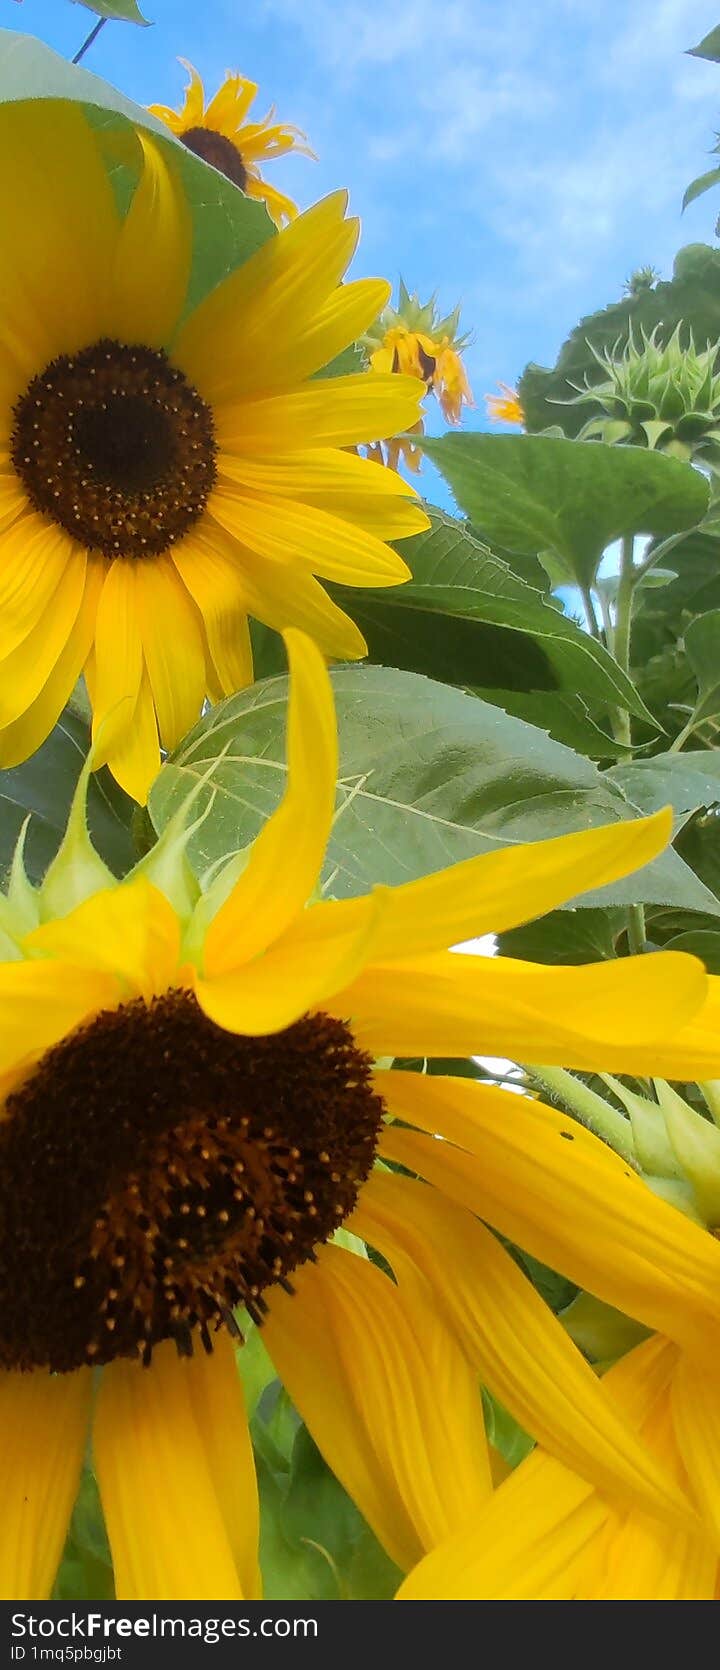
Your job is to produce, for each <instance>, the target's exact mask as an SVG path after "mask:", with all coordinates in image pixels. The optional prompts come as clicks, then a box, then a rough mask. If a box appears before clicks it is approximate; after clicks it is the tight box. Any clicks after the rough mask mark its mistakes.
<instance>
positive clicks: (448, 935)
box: [377, 808, 672, 1018]
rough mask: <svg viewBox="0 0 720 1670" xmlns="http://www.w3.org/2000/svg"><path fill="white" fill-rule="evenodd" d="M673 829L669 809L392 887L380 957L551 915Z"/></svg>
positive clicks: (434, 947)
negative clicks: (649, 816) (550, 911)
mask: <svg viewBox="0 0 720 1670" xmlns="http://www.w3.org/2000/svg"><path fill="white" fill-rule="evenodd" d="M671 835H672V813H671V812H670V810H669V809H668V808H666V809H665V810H664V811H662V812H657V813H656V814H655V816H654V817H651V818H637V819H635V820H634V821H633V822H631V823H613V824H605V825H603V827H602V828H600V829H588V830H582V831H581V832H580V833H578V834H576V835H560V836H558V837H557V838H556V839H554V840H550V841H533V842H532V843H528V844H527V845H525V844H520V845H518V846H514V847H508V848H503V849H502V850H501V851H498V852H488V853H484V854H481V855H480V856H479V857H478V858H468V859H466V860H465V861H464V862H463V863H460V864H454V865H452V866H451V868H449V869H447V870H440V871H438V872H437V873H436V874H435V875H430V876H424V877H423V878H422V879H421V880H420V881H410V882H406V883H405V884H404V885H403V886H401V887H392V888H389V889H388V891H387V913H386V914H385V916H384V918H383V933H382V937H381V939H380V942H379V947H378V952H377V956H378V961H383V960H385V959H386V958H391V957H392V956H393V955H394V954H395V955H398V956H400V957H402V958H405V957H408V956H414V955H416V954H418V953H419V954H422V953H423V952H425V951H440V950H443V951H444V950H447V948H448V946H450V945H456V944H458V943H459V942H460V941H461V940H464V939H470V938H471V937H472V936H474V935H480V934H487V933H504V932H505V931H506V930H507V929H508V928H514V927H517V926H518V925H519V924H520V923H521V922H528V921H530V920H531V919H532V918H533V917H536V916H544V915H545V913H546V912H547V911H549V910H554V909H556V907H557V906H558V905H561V904H563V903H565V902H566V901H568V900H570V899H573V898H574V897H575V896H576V895H577V894H579V893H583V892H586V891H587V890H588V888H590V887H593V888H595V887H603V886H604V885H605V883H606V882H610V881H617V880H618V879H619V878H620V877H621V876H626V875H629V874H630V873H631V872H632V871H633V870H637V869H640V868H641V866H642V865H643V864H647V863H648V862H649V860H650V859H651V858H655V857H656V856H657V854H658V853H659V852H661V851H662V849H663V847H665V846H666V845H667V843H668V841H669V839H670V836H671ZM561 1018H562V1017H561Z"/></svg>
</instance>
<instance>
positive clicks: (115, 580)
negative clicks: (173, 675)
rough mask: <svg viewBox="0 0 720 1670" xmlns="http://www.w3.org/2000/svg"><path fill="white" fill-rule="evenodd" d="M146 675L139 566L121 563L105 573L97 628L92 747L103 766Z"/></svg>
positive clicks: (126, 722)
mask: <svg viewBox="0 0 720 1670" xmlns="http://www.w3.org/2000/svg"><path fill="white" fill-rule="evenodd" d="M142 675H143V653H142V639H141V637H140V626H139V622H138V610H137V601H136V574H135V565H134V563H131V562H124V561H122V560H121V559H118V560H117V561H116V562H113V563H112V564H111V566H110V568H109V569H108V571H107V575H106V578H105V583H104V585H103V589H102V593H101V596H100V601H99V603H98V611H97V620H96V625H95V679H94V689H93V741H94V742H95V743H96V744H98V743H99V744H100V747H99V750H98V764H101V763H102V762H103V761H104V760H105V759H106V758H107V756H108V754H109V753H110V750H111V747H114V746H115V742H116V739H117V738H118V737H121V736H123V734H124V733H125V732H126V731H127V730H128V729H129V727H130V725H131V724H132V718H133V713H134V711H135V706H136V703H137V699H138V693H139V690H140V682H141V679H142Z"/></svg>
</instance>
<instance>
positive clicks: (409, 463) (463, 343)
mask: <svg viewBox="0 0 720 1670" xmlns="http://www.w3.org/2000/svg"><path fill="white" fill-rule="evenodd" d="M459 326H460V308H459V307H456V308H455V309H454V311H453V312H452V313H449V314H448V315H447V317H446V318H444V319H439V318H438V317H437V302H436V297H435V296H431V298H430V300H429V301H428V302H425V303H422V302H421V301H420V299H419V297H418V296H417V295H416V294H415V295H412V296H411V295H410V292H409V290H408V289H407V287H406V285H405V284H404V283H403V280H402V279H401V280H400V287H399V294H398V305H397V307H396V308H395V307H391V306H388V307H386V308H385V309H384V311H383V312H382V314H381V315H380V318H379V319H378V320H376V322H375V324H374V325H373V327H372V329H371V330H369V331H367V332H366V334H365V336H364V337H363V339H362V341H363V346H364V348H365V350H366V352H367V354H368V358H369V362H370V370H371V372H373V373H375V374H377V373H379V374H380V375H382V376H386V375H387V373H388V372H395V373H400V374H401V375H402V376H406V377H417V379H418V381H419V382H421V383H423V384H424V387H425V391H426V393H428V394H430V393H432V394H434V395H435V397H436V399H437V400H438V402H439V405H440V409H441V411H442V414H443V417H444V419H445V422H446V423H452V424H453V425H457V424H459V423H461V421H462V415H463V410H464V408H465V407H466V406H472V405H473V397H472V390H471V388H470V384H469V382H468V376H467V372H466V370H465V366H464V364H463V360H462V355H463V353H464V351H465V349H466V348H467V346H468V344H469V342H470V340H471V338H470V333H469V332H466V333H465V335H463V336H461V335H460V334H459ZM424 429H425V426H424V422H423V419H422V417H420V418H419V419H418V421H417V423H415V424H413V425H412V427H409V428H408V430H407V431H406V433H405V434H404V435H402V436H393V437H391V439H390V440H389V441H387V442H386V443H385V446H384V447H383V445H382V444H381V443H380V441H375V442H374V443H373V444H371V445H370V446H369V447H368V449H367V453H368V457H371V458H374V459H376V460H377V461H378V462H379V463H386V464H387V465H388V466H389V467H390V468H391V469H393V470H397V468H398V465H399V464H400V463H403V464H405V465H406V467H407V468H408V469H409V470H412V471H413V473H414V474H417V472H418V470H419V469H420V464H421V457H422V455H421V453H420V450H419V448H418V447H416V446H415V445H414V444H413V441H412V436H413V435H422V434H424Z"/></svg>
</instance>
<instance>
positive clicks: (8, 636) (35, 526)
mask: <svg viewBox="0 0 720 1670" xmlns="http://www.w3.org/2000/svg"><path fill="white" fill-rule="evenodd" d="M78 559H80V560H82V558H81V552H80V550H79V548H78V546H76V545H75V544H74V543H73V541H72V540H71V539H70V538H69V536H68V534H66V533H65V530H64V528H58V527H56V526H55V525H54V523H52V522H45V521H43V520H42V519H41V517H39V516H36V515H35V514H32V515H29V516H24V517H23V518H22V520H21V521H20V522H19V523H16V524H15V525H14V526H13V527H10V528H8V529H6V530H5V531H4V532H3V533H2V534H1V535H0V657H2V658H3V659H4V658H5V657H6V656H8V655H11V654H12V653H13V651H14V650H16V649H17V648H18V647H19V646H20V645H22V643H23V642H24V640H25V639H26V638H27V636H28V633H30V632H32V631H33V630H34V629H35V627H36V626H37V625H38V624H39V623H40V622H41V621H42V620H43V617H44V615H45V612H46V610H47V609H48V608H49V607H50V604H51V601H52V598H53V597H54V596H55V595H56V593H57V589H58V586H59V585H60V584H61V583H62V581H63V579H64V577H65V574H66V572H67V569H68V565H69V564H72V563H74V562H75V561H76V560H78Z"/></svg>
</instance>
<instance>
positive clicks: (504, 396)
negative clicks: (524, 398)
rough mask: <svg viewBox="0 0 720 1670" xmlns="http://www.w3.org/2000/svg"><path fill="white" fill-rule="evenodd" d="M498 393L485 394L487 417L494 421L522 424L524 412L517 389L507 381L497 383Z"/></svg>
mask: <svg viewBox="0 0 720 1670" xmlns="http://www.w3.org/2000/svg"><path fill="white" fill-rule="evenodd" d="M498 388H499V389H500V393H499V394H486V395H485V405H486V407H487V414H488V417H489V418H492V419H493V422H494V423H519V424H524V422H525V413H524V411H523V408H522V403H521V400H520V396H519V394H518V391H517V389H513V388H511V387H510V384H509V383H498Z"/></svg>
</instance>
